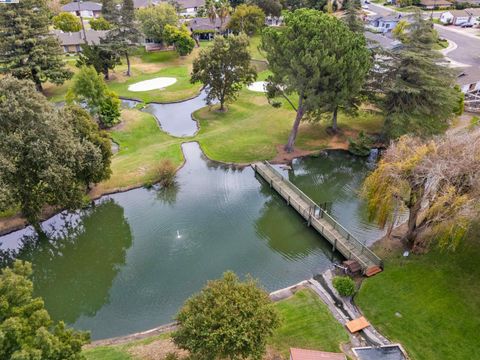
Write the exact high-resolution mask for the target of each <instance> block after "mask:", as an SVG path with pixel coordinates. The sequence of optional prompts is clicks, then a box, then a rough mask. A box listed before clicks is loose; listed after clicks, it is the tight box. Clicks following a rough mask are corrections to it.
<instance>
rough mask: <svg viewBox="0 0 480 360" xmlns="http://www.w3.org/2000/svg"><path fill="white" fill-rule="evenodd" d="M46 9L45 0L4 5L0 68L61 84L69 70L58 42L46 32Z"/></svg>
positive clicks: (0, 23) (39, 85) (0, 21)
mask: <svg viewBox="0 0 480 360" xmlns="http://www.w3.org/2000/svg"><path fill="white" fill-rule="evenodd" d="M50 23H51V22H50V17H49V10H48V8H47V5H46V1H45V0H22V1H20V2H19V3H18V4H9V5H4V6H2V8H1V11H0V69H1V70H2V71H3V72H6V73H11V74H12V75H13V76H15V77H16V78H19V79H30V80H32V81H33V82H34V83H35V85H36V88H37V90H39V91H41V90H42V83H44V82H46V81H51V82H52V83H54V84H62V83H63V82H64V81H65V80H68V79H70V78H71V77H72V75H73V74H72V72H71V71H69V70H68V69H67V68H66V67H65V63H64V62H63V60H62V49H61V47H60V43H59V42H58V40H57V39H56V38H55V36H54V35H52V34H51V33H50V32H49V29H48V27H49V25H50Z"/></svg>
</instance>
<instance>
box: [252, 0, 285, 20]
mask: <svg viewBox="0 0 480 360" xmlns="http://www.w3.org/2000/svg"><path fill="white" fill-rule="evenodd" d="M250 3H251V4H254V5H257V6H258V7H259V8H260V9H262V10H263V12H264V13H265V14H266V15H268V16H273V17H277V18H278V17H280V16H281V15H282V4H280V2H279V1H278V0H251V1H250Z"/></svg>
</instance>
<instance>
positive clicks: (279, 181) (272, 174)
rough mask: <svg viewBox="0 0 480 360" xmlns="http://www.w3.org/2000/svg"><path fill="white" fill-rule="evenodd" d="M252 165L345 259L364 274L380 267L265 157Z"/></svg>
mask: <svg viewBox="0 0 480 360" xmlns="http://www.w3.org/2000/svg"><path fill="white" fill-rule="evenodd" d="M252 167H253V169H254V170H255V172H256V173H257V174H259V175H260V176H261V177H262V178H263V179H264V180H265V181H266V182H267V183H268V184H269V185H270V187H271V188H272V189H274V190H275V191H276V192H277V193H278V194H280V195H281V196H282V197H283V198H284V199H285V200H286V202H287V205H290V206H291V207H293V208H294V209H295V210H296V211H297V212H298V213H299V214H300V215H301V216H302V217H303V218H304V219H305V220H307V223H308V226H311V227H313V228H314V229H315V230H316V231H317V232H318V233H320V235H322V236H323V237H324V238H325V239H327V240H328V241H329V242H330V244H332V248H333V250H334V251H335V250H337V251H339V252H340V253H341V254H342V255H343V256H344V257H345V258H346V259H349V260H355V261H356V262H357V263H358V264H359V265H360V267H361V269H362V272H363V274H364V275H367V276H371V275H374V274H376V273H378V272H380V271H382V268H383V262H382V260H381V259H380V258H379V257H378V256H377V255H375V253H373V252H372V251H371V250H370V249H369V248H368V247H366V246H365V245H364V244H362V243H361V242H360V241H359V240H358V239H356V238H355V237H354V236H353V235H352V234H350V232H348V230H346V229H345V228H344V227H343V226H342V225H341V224H340V223H339V222H338V221H337V220H335V219H334V218H333V217H331V216H330V215H329V214H328V213H327V212H326V211H325V210H324V209H323V208H321V207H320V206H319V205H317V204H316V203H315V202H314V201H313V200H312V199H310V198H309V197H308V196H307V195H305V194H304V193H303V192H302V191H301V190H300V189H298V188H297V187H296V186H295V185H293V184H292V183H291V182H290V181H289V180H288V179H285V178H284V177H283V176H282V175H281V174H280V173H279V172H278V171H277V170H276V169H275V168H274V167H273V166H272V165H270V163H268V162H267V161H264V162H259V163H255V164H253V165H252Z"/></svg>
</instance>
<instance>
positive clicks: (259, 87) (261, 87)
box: [247, 81, 267, 93]
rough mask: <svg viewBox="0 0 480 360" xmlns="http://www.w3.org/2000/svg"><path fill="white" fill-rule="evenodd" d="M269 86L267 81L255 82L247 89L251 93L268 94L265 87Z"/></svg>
mask: <svg viewBox="0 0 480 360" xmlns="http://www.w3.org/2000/svg"><path fill="white" fill-rule="evenodd" d="M266 86H267V82H266V81H256V82H254V83H253V84H251V85H249V86H248V87H247V89H248V90H250V91H256V92H263V93H264V92H267V91H266V90H265V87H266Z"/></svg>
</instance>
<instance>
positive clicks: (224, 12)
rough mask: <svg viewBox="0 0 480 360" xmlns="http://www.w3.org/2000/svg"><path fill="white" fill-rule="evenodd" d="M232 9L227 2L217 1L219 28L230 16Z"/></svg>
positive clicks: (226, 0)
mask: <svg viewBox="0 0 480 360" xmlns="http://www.w3.org/2000/svg"><path fill="white" fill-rule="evenodd" d="M231 10H232V8H231V6H230V2H229V1H228V0H218V1H217V14H218V17H219V18H220V27H222V26H223V24H224V22H225V20H226V19H227V17H228V16H229V15H230V12H231Z"/></svg>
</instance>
